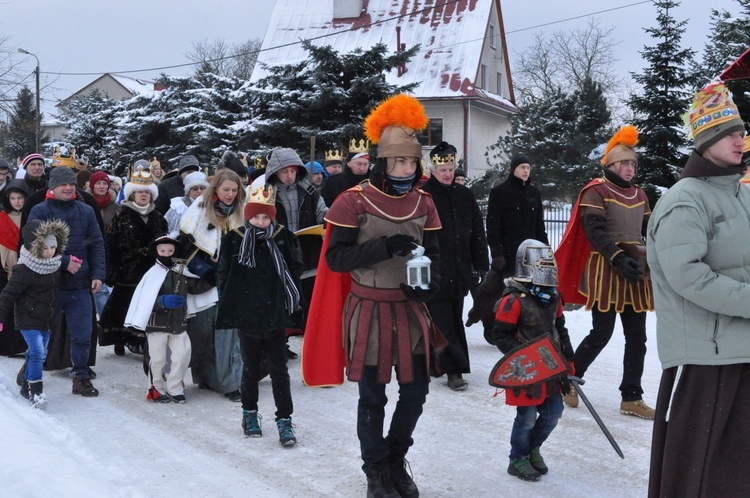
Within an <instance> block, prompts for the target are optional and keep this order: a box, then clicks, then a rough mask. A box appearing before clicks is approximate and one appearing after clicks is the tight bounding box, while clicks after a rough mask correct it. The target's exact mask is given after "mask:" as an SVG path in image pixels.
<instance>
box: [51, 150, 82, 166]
mask: <svg viewBox="0 0 750 498" xmlns="http://www.w3.org/2000/svg"><path fill="white" fill-rule="evenodd" d="M58 166H65V167H68V168H73V169H75V168H76V166H77V163H76V149H75V147H70V148H68V149H67V151H65V152H62V151H61V150H60V147H59V146H58V147H55V153H54V155H53V156H52V167H53V168H56V167H58Z"/></svg>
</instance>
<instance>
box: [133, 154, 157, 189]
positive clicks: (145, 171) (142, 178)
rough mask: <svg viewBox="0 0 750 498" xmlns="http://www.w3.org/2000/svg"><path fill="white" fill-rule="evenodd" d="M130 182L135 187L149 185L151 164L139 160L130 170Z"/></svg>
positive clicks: (151, 180)
mask: <svg viewBox="0 0 750 498" xmlns="http://www.w3.org/2000/svg"><path fill="white" fill-rule="evenodd" d="M130 181H131V182H132V183H134V184H135V185H151V184H153V183H154V180H153V178H151V164H150V163H149V162H148V161H146V160H145V159H139V160H137V161H136V162H135V164H133V166H132V167H131V168H130Z"/></svg>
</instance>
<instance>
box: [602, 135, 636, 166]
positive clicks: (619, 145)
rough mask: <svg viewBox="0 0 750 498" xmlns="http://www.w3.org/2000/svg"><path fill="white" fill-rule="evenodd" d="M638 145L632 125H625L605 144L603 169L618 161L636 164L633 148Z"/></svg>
mask: <svg viewBox="0 0 750 498" xmlns="http://www.w3.org/2000/svg"><path fill="white" fill-rule="evenodd" d="M637 144H638V130H637V129H636V127H635V126H633V125H625V126H623V127H622V128H620V129H619V130H617V133H615V134H614V135H612V138H610V139H609V142H607V147H606V148H605V149H604V156H602V161H601V162H602V166H604V167H605V168H607V167H609V166H610V165H612V164H615V163H617V162H620V161H625V160H631V161H636V162H638V155H637V154H636V153H635V146H636V145H637Z"/></svg>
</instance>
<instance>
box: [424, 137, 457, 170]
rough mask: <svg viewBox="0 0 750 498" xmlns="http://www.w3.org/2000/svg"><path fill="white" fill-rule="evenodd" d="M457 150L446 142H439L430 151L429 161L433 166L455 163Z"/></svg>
mask: <svg viewBox="0 0 750 498" xmlns="http://www.w3.org/2000/svg"><path fill="white" fill-rule="evenodd" d="M457 153H458V151H457V150H456V148H455V147H454V146H452V145H451V144H449V143H448V142H440V143H439V144H437V145H436V146H435V148H433V149H432V151H430V162H431V163H432V165H433V166H437V165H440V164H456V154H457Z"/></svg>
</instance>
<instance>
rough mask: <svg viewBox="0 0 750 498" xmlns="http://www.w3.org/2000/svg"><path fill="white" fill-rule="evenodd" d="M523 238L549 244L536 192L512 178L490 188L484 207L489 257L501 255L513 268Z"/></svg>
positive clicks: (518, 179) (529, 184)
mask: <svg viewBox="0 0 750 498" xmlns="http://www.w3.org/2000/svg"><path fill="white" fill-rule="evenodd" d="M526 239H535V240H538V241H540V242H544V243H545V244H549V240H548V239H547V231H546V230H545V228H544V208H543V207H542V196H541V194H540V193H539V190H537V189H536V187H534V186H533V185H531V182H530V181H526V182H524V181H523V180H521V179H520V178H518V177H516V176H513V174H512V173H511V175H510V177H509V178H508V179H507V180H505V182H503V183H501V184H500V185H498V186H497V187H495V188H493V189H492V191H491V192H490V200H489V203H488V205H487V241H488V242H489V244H490V251H491V252H492V258H493V259H494V258H496V257H498V256H503V257H504V258H505V267H506V268H510V269H512V268H513V265H515V261H516V251H518V246H520V245H521V243H522V242H523V241H524V240H526Z"/></svg>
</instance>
